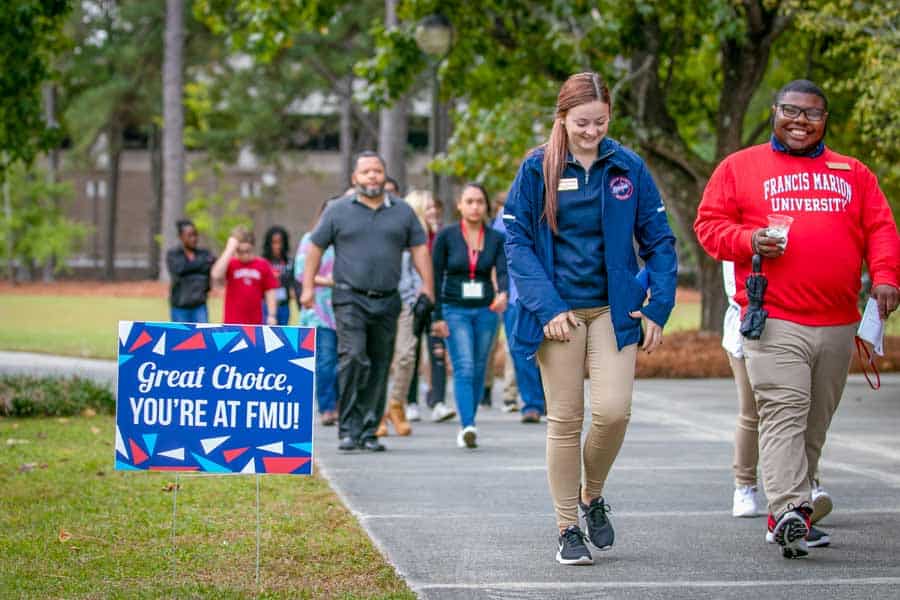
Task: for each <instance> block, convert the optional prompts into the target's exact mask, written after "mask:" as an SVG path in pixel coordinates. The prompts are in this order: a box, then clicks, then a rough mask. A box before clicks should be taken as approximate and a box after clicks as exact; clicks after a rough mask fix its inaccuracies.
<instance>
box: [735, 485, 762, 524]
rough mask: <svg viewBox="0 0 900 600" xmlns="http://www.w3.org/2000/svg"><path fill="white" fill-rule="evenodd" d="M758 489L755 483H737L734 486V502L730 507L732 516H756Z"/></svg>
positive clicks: (757, 513)
mask: <svg viewBox="0 0 900 600" xmlns="http://www.w3.org/2000/svg"><path fill="white" fill-rule="evenodd" d="M758 493H759V489H758V488H757V487H756V486H755V485H739V486H736V487H735V488H734V502H733V504H732V507H731V516H733V517H758V516H759V509H758V508H757V503H756V495H757V494H758Z"/></svg>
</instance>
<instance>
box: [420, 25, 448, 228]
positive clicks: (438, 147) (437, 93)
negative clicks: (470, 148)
mask: <svg viewBox="0 0 900 600" xmlns="http://www.w3.org/2000/svg"><path fill="white" fill-rule="evenodd" d="M415 35H416V45H417V46H418V47H419V50H421V51H422V52H424V53H425V54H426V56H428V61H429V64H430V66H431V123H430V124H429V125H430V127H429V132H428V147H429V148H428V150H429V152H430V154H431V158H432V159H434V157H435V156H437V154H438V153H439V152H442V151H443V150H444V142H445V140H444V139H443V131H442V130H443V127H442V126H441V125H442V119H441V82H440V78H439V77H438V68H439V67H440V64H441V62H442V61H443V60H444V59H445V58H447V55H448V54H449V53H450V47H451V46H452V45H453V26H452V25H451V24H450V21H449V20H448V19H447V17H445V16H444V15H441V14H433V15H429V16H427V17H425V18H424V19H422V20H421V21H419V24H418V25H417V26H416V34H415ZM442 184H443V178H442V177H441V176H440V175H438V174H437V173H435V172H433V171H432V173H431V189H432V192H433V193H434V195H435V197H437V198H440V199H441V200H444V201H445V207H447V208H449V206H450V202H448V201H447V199H446V198H445V197H444V192H446V190H445V189H443V188H444V186H443V185H442ZM445 210H446V208H445Z"/></svg>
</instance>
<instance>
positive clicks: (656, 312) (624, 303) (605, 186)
mask: <svg viewBox="0 0 900 600" xmlns="http://www.w3.org/2000/svg"><path fill="white" fill-rule="evenodd" d="M543 159H544V150H543V148H539V149H537V150H535V151H534V152H532V153H531V154H530V155H529V156H528V157H527V158H526V159H525V161H524V162H523V163H522V165H521V167H520V168H519V172H518V174H517V175H516V178H515V180H514V181H513V184H512V188H511V189H510V192H509V196H508V197H507V201H506V207H505V210H504V215H503V220H504V223H505V225H506V257H507V262H508V264H509V273H510V276H511V277H512V279H513V280H514V281H515V284H516V287H517V289H518V292H519V297H518V303H519V306H520V309H521V310H520V311H519V316H518V319H517V320H516V323H515V326H514V327H513V332H512V335H511V340H512V344H513V347H514V348H516V349H517V350H518V351H521V352H524V353H525V354H526V356H533V355H534V354H535V353H536V352H537V349H538V347H539V346H540V344H541V342H542V341H543V339H544V333H543V327H544V325H545V324H547V323H548V322H549V321H550V320H551V319H553V317H555V316H556V315H558V314H560V313H562V312H564V311H567V310H569V309H570V307H569V306H568V305H567V304H566V303H565V302H564V301H563V300H562V298H561V297H560V295H559V293H558V292H557V290H556V289H555V288H554V286H553V271H554V268H553V265H554V243H553V232H552V231H551V230H550V226H549V225H548V224H547V221H546V219H544V218H543V212H544V178H543V172H542V163H543ZM562 178H564V179H571V178H577V180H578V187H579V190H581V189H586V191H587V192H588V193H591V194H592V195H594V196H595V197H599V198H601V199H602V217H601V218H602V230H603V238H604V247H605V256H604V261H605V265H606V271H607V277H608V295H609V306H610V314H611V318H612V325H613V329H614V330H615V335H616V343H617V346H618V348H619V349H620V350H621V349H622V348H624V347H625V346H628V345H630V344H635V343H639V342H640V340H641V338H642V335H643V334H642V331H641V323H640V319H635V318H632V317H631V316H630V315H629V313H630V312H631V311H634V310H639V309H640V310H641V311H642V312H643V313H644V315H645V316H646V317H647V318H649V319H650V320H652V321H653V322H655V323H657V324H658V325H660V326H664V325H665V323H666V321H668V319H669V315H670V314H671V312H672V309H673V308H674V306H675V287H676V274H677V270H678V264H677V262H678V261H677V258H676V255H675V236H674V235H673V234H672V230H671V229H670V228H669V223H668V220H667V219H666V213H665V210H666V209H665V205H663V203H662V199H661V198H660V195H659V191H658V190H657V188H656V184H655V183H654V182H653V178H652V177H651V176H650V173H649V172H648V170H647V167H646V165H645V164H644V161H643V160H642V159H641V158H640V157H639V156H638V155H637V154H635V153H634V152H633V151H631V150H629V149H627V148H625V147H624V146H622V145H621V144H619V143H618V142H616V141H614V140H612V139H609V138H606V139H604V140H603V142H601V144H600V148H599V152H598V157H597V160H595V161H594V163H593V164H592V165H591V166H590V167H589V168H588V169H587V171H586V170H585V169H584V168H583V167H582V166H581V165H580V164H578V163H577V162H575V161H573V160H571V159H570V160H569V161H568V162H567V164H566V167H565V170H564V172H563V175H562ZM582 186H584V188H582ZM564 193H569V192H567V191H560V194H564ZM581 193H584V192H581ZM635 240H637V245H638V248H639V252H638V253H639V254H640V257H641V259H642V260H643V261H644V262H645V272H644V273H642V274H641V278H640V279H639V278H637V277H636V276H637V274H638V271H639V266H638V261H637V256H636V255H635V250H634V241H635ZM644 278H645V279H646V283H647V285H646V286H644V285H642V281H641V280H642V279H644ZM647 288H649V290H650V296H651V297H650V302H649V303H648V304H647V305H646V306H643V307H642V304H643V303H644V300H645V298H646V289H647Z"/></svg>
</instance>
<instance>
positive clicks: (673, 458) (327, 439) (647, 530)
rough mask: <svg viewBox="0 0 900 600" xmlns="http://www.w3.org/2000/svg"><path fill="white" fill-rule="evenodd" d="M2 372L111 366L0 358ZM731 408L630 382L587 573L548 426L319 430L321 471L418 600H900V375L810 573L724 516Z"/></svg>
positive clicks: (859, 431)
mask: <svg viewBox="0 0 900 600" xmlns="http://www.w3.org/2000/svg"><path fill="white" fill-rule="evenodd" d="M10 370H30V371H31V372H40V371H42V370H43V371H44V372H56V373H59V374H63V373H66V372H72V371H75V372H77V373H79V374H82V375H86V376H91V377H100V378H105V379H104V380H106V381H109V380H110V379H111V377H112V375H113V374H114V370H115V369H114V366H113V364H112V363H107V362H105V361H75V360H74V359H62V358H55V357H42V356H40V355H21V354H17V353H0V371H10ZM498 383H499V382H498ZM498 393H499V390H498ZM496 403H497V400H496V399H495V404H496ZM735 405H736V400H735V393H734V389H733V384H732V383H731V382H730V381H728V380H678V381H674V380H642V381H639V382H638V383H637V386H636V393H635V400H634V409H633V417H632V422H631V426H630V428H629V431H628V435H627V437H626V440H625V445H624V447H623V449H622V453H621V454H620V457H619V459H618V461H617V462H616V464H615V466H614V467H613V471H612V473H611V476H610V479H609V482H608V485H607V489H606V496H607V498H608V500H609V502H610V504H611V505H612V507H613V511H614V512H613V513H612V515H611V518H612V520H613V523H614V524H615V527H616V533H617V541H616V545H615V547H614V548H613V549H612V550H611V551H609V552H604V553H600V552H596V551H595V552H594V557H595V564H594V565H593V566H589V567H563V566H561V565H559V564H557V563H556V561H555V560H554V555H555V541H556V535H555V526H554V519H553V514H552V504H551V501H550V496H549V492H548V488H547V482H546V469H545V461H544V433H545V427H544V425H523V424H521V423H519V421H518V415H516V414H513V415H510V414H503V413H501V412H500V411H499V410H497V409H493V410H488V411H482V412H481V413H480V414H479V418H478V428H479V444H480V445H479V448H478V449H477V450H474V451H467V450H460V449H458V448H456V444H455V436H456V427H457V425H456V424H455V423H441V424H434V423H430V422H422V423H416V424H414V432H413V435H412V436H410V437H408V438H397V437H389V438H387V439H386V440H385V444H386V445H387V446H388V448H389V451H388V452H386V453H383V454H366V453H353V454H339V453H338V451H337V440H336V434H335V431H334V428H319V429H318V430H317V432H316V453H317V462H318V468H319V469H320V471H321V472H322V473H323V474H324V475H325V476H326V477H327V478H328V479H329V481H330V482H331V485H332V486H333V488H334V489H335V490H336V491H337V493H338V494H339V495H340V496H341V498H342V499H343V501H344V502H345V504H346V505H347V506H348V507H349V508H350V510H352V511H353V513H354V514H355V515H356V516H357V518H358V519H359V521H360V522H361V523H362V525H363V526H364V527H365V529H366V530H367V531H368V533H369V534H370V536H371V537H372V539H373V540H374V541H375V543H376V545H377V546H378V547H379V548H380V549H381V551H382V552H383V553H384V554H385V555H386V556H387V557H388V559H389V560H390V561H391V563H392V564H394V566H395V567H396V568H397V570H398V571H399V572H400V574H401V575H402V576H403V577H404V578H406V580H407V581H408V583H409V585H410V586H411V587H412V589H413V590H415V591H416V593H417V594H418V595H419V596H420V597H421V598H428V599H445V598H467V599H468V598H479V599H480V598H483V599H489V598H490V599H494V598H516V599H522V598H535V599H537V598H563V599H566V598H572V599H574V598H579V599H581V598H629V599H630V598H666V599H668V598H684V599H688V598H692V599H693V598H747V597H755V598H815V599H816V600H821V599H825V598H835V599H837V598H841V599H843V598H900V561H898V559H897V557H898V556H900V436H898V435H897V430H898V425H900V376H897V375H890V376H885V377H883V378H882V389H881V391H879V392H872V391H871V390H869V388H868V387H867V386H866V384H865V381H864V380H862V379H861V378H859V377H856V376H854V377H851V380H850V382H849V383H848V386H847V390H846V392H845V395H844V398H843V401H842V404H841V407H840V409H839V411H838V414H837V416H836V418H835V421H834V423H833V426H832V429H831V435H830V436H829V441H828V443H827V445H826V451H825V459H824V460H823V463H822V465H821V466H822V476H823V482H824V484H825V485H826V487H827V488H828V489H829V491H830V492H831V493H832V495H833V497H834V498H835V503H836V509H835V512H834V513H833V514H832V515H831V516H829V517H828V518H826V519H825V521H824V522H823V523H822V527H823V528H824V529H826V530H828V531H829V532H830V533H831V535H832V540H833V541H832V544H831V547H829V548H821V549H813V550H812V551H811V552H812V553H811V556H810V558H809V559H808V560H799V561H787V560H784V559H782V558H781V556H780V553H779V552H778V550H777V549H776V548H775V547H772V546H769V545H767V544H766V543H765V541H764V537H763V536H764V533H765V520H764V519H761V518H760V519H733V518H732V517H731V515H730V508H731V493H732V484H731V468H730V465H731V452H732V444H731V439H732V432H733V423H734V417H735V414H734V413H735Z"/></svg>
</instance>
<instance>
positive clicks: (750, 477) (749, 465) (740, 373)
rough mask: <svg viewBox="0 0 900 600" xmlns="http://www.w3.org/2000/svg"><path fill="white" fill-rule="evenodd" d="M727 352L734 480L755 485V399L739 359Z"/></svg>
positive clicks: (757, 450) (744, 365) (757, 419)
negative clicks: (734, 399)
mask: <svg viewBox="0 0 900 600" xmlns="http://www.w3.org/2000/svg"><path fill="white" fill-rule="evenodd" d="M726 354H728V364H730V365H731V372H732V373H733V374H734V384H735V386H737V395H738V418H737V427H735V430H734V465H733V467H734V481H735V483H736V484H737V485H756V466H757V464H758V463H759V434H758V427H759V415H758V414H757V413H756V400H755V399H754V397H753V388H752V387H751V386H750V378H749V376H748V375H747V365H746V363H745V362H744V359H743V358H735V357H734V356H733V355H732V354H731V353H727V352H726Z"/></svg>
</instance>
